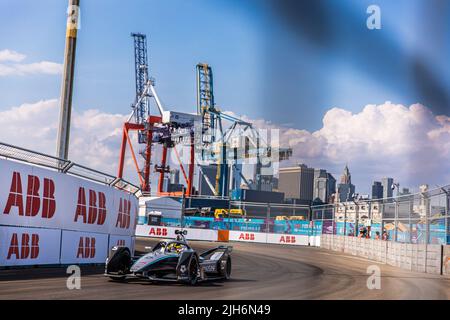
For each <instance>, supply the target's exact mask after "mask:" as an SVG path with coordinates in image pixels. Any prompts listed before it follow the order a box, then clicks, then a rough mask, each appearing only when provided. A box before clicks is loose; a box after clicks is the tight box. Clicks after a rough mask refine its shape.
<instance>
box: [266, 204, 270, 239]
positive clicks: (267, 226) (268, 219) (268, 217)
mask: <svg viewBox="0 0 450 320" xmlns="http://www.w3.org/2000/svg"><path fill="white" fill-rule="evenodd" d="M269 221H270V203H268V204H267V215H266V233H269V229H270V226H269Z"/></svg>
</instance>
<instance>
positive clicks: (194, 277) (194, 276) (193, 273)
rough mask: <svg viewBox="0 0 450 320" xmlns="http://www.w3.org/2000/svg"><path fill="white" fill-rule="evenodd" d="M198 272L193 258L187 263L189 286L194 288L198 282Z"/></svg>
mask: <svg viewBox="0 0 450 320" xmlns="http://www.w3.org/2000/svg"><path fill="white" fill-rule="evenodd" d="M198 270H199V267H198V261H197V259H196V258H195V257H193V258H192V259H191V262H190V263H189V284H190V285H191V286H195V285H196V284H197V282H198Z"/></svg>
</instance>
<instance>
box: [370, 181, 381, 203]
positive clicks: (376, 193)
mask: <svg viewBox="0 0 450 320" xmlns="http://www.w3.org/2000/svg"><path fill="white" fill-rule="evenodd" d="M381 198H383V185H382V184H381V182H380V181H374V182H373V185H372V199H381Z"/></svg>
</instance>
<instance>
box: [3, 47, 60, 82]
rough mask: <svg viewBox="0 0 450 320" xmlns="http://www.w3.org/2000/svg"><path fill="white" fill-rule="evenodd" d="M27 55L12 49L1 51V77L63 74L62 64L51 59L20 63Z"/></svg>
mask: <svg viewBox="0 0 450 320" xmlns="http://www.w3.org/2000/svg"><path fill="white" fill-rule="evenodd" d="M25 58H26V56H25V55H24V54H20V53H18V52H15V51H11V50H8V49H6V50H1V51H0V77H2V76H3V77H5V76H25V75H35V74H49V75H55V74H61V73H62V70H63V66H62V64H59V63H55V62H51V61H40V62H34V63H20V62H22V61H23V60H24V59H25ZM1 62H8V63H1Z"/></svg>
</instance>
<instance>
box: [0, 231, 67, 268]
mask: <svg viewBox="0 0 450 320" xmlns="http://www.w3.org/2000/svg"><path fill="white" fill-rule="evenodd" d="M60 242H61V230H55V229H41V228H21V227H5V226H0V266H20V265H38V264H59V249H60Z"/></svg>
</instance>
